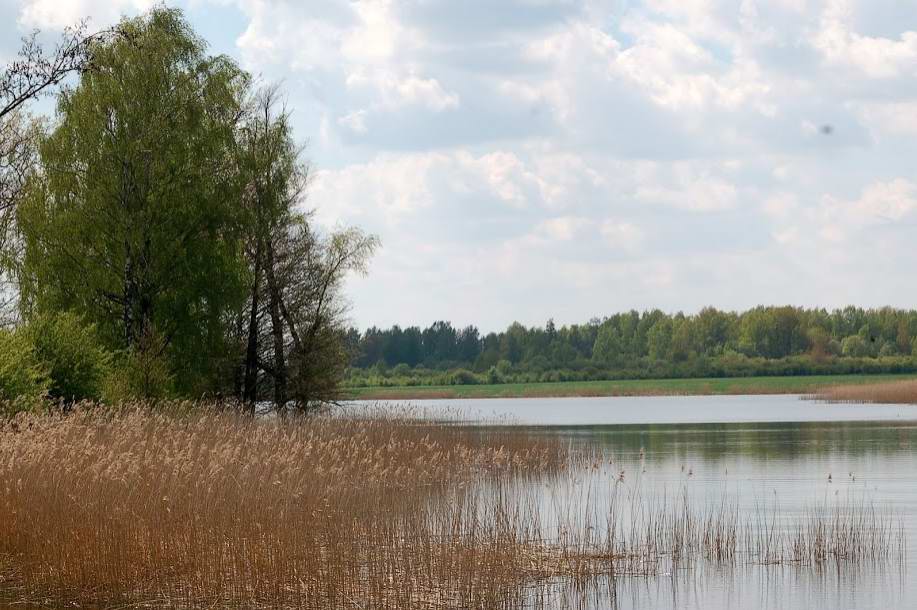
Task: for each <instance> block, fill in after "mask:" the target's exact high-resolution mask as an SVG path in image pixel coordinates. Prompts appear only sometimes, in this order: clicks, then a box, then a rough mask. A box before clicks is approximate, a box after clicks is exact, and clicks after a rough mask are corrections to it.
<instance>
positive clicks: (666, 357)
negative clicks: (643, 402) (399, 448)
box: [346, 307, 917, 388]
mask: <svg viewBox="0 0 917 610" xmlns="http://www.w3.org/2000/svg"><path fill="white" fill-rule="evenodd" d="M915 338H917V311H910V310H898V309H891V308H884V309H876V310H866V309H860V308H857V307H847V308H845V309H840V310H834V311H826V310H823V309H802V308H794V307H757V308H755V309H751V310H749V311H745V312H725V311H719V310H716V309H714V308H706V309H703V310H702V311H700V312H699V313H697V314H693V315H686V314H682V313H678V314H674V315H669V314H666V313H663V312H661V311H658V310H654V311H648V312H643V313H639V312H636V311H631V312H627V313H620V314H615V315H612V316H610V317H607V318H605V319H602V320H599V319H594V320H592V321H590V322H588V323H586V324H574V325H570V326H562V327H557V326H556V325H555V324H554V323H553V322H552V321H549V322H548V323H547V324H546V325H545V326H543V327H538V326H535V327H525V326H523V325H521V324H513V325H511V326H510V327H509V328H507V329H506V330H505V331H503V332H500V333H488V334H482V333H480V332H479V331H478V329H477V328H476V327H474V326H469V327H466V328H463V329H457V328H455V327H453V326H452V325H451V324H450V323H448V322H437V323H435V324H433V325H432V326H430V327H429V328H426V329H420V328H418V327H409V328H405V329H402V328H400V327H398V326H395V327H392V328H390V329H387V330H380V329H377V328H371V329H369V330H367V331H366V332H364V333H360V332H358V331H356V330H353V329H351V330H350V332H349V333H348V342H349V345H350V347H351V351H352V353H353V354H354V358H353V360H352V366H351V369H350V372H349V374H348V377H347V380H346V383H347V385H348V386H350V387H352V388H359V387H386V386H450V385H475V384H491V385H493V384H504V383H505V384H520V383H522V384H532V383H545V382H549V383H556V382H571V381H576V382H587V381H588V382H593V381H606V380H619V379H687V378H717V377H756V376H757V377H760V376H797V375H851V374H866V375H870V374H871V375H877V374H900V373H917V358H915V353H914V347H915V340H914V339H915Z"/></svg>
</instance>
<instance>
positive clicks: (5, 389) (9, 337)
mask: <svg viewBox="0 0 917 610" xmlns="http://www.w3.org/2000/svg"><path fill="white" fill-rule="evenodd" d="M49 385H50V380H49V379H48V374H47V370H46V369H45V367H44V366H42V363H41V362H40V361H39V360H38V358H37V357H36V355H35V347H34V346H33V345H32V343H31V342H30V341H29V338H28V337H27V336H26V334H25V333H23V332H22V331H9V330H3V329H0V413H2V414H5V415H14V414H15V413H17V412H19V411H27V410H31V409H33V408H34V407H36V406H37V405H38V404H39V402H40V401H41V400H42V399H43V398H44V397H45V396H46V395H47V393H48V386H49Z"/></svg>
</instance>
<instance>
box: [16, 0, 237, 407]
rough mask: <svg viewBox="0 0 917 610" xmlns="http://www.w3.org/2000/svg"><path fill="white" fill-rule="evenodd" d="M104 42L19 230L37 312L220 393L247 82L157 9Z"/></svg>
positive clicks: (66, 107) (73, 93) (50, 145)
mask: <svg viewBox="0 0 917 610" xmlns="http://www.w3.org/2000/svg"><path fill="white" fill-rule="evenodd" d="M118 29H119V31H120V32H121V33H122V35H120V36H118V37H117V38H115V39H112V40H109V41H101V42H96V43H94V46H93V49H92V55H93V62H94V69H93V70H92V71H88V72H86V73H84V74H83V76H82V78H81V80H80V82H79V84H78V85H77V86H76V87H75V88H74V89H72V90H67V91H64V92H63V93H62V94H61V95H60V97H59V100H58V107H57V111H58V121H57V124H56V127H55V129H54V130H53V132H52V133H50V134H49V135H48V136H47V137H46V138H45V139H44V141H43V142H42V144H41V147H40V157H41V166H42V171H41V172H40V174H39V175H38V176H36V178H35V179H33V180H32V181H30V184H29V186H28V193H27V194H26V197H25V199H24V200H23V202H22V204H21V205H20V206H19V210H18V214H17V219H18V223H19V228H20V231H21V234H22V237H23V246H24V259H23V265H22V278H21V282H22V285H21V288H22V308H23V310H24V312H25V313H26V315H29V316H30V315H35V314H38V313H41V312H46V311H72V312H74V313H75V314H77V315H79V316H80V317H82V318H84V319H85V320H87V322H89V323H91V324H94V325H95V326H96V327H97V329H98V332H99V333H100V335H101V337H102V339H103V341H105V343H106V344H107V346H108V347H109V348H111V349H119V350H125V351H126V353H128V354H130V353H134V352H138V351H145V350H155V351H156V352H157V353H155V354H152V355H150V354H144V355H142V357H140V359H141V360H144V359H148V358H149V357H161V358H162V359H163V360H164V361H165V362H166V363H167V364H168V368H169V370H170V372H171V373H172V374H174V375H175V378H176V382H177V384H178V386H179V388H180V389H181V390H183V391H185V392H187V393H194V394H197V393H198V392H201V391H207V390H210V389H213V387H214V386H215V385H217V383H218V381H217V380H218V373H219V372H221V366H222V365H223V363H224V361H225V358H223V356H224V355H225V354H226V353H227V352H231V350H227V348H226V345H225V338H226V337H227V335H228V333H227V332H226V323H227V321H228V316H227V312H229V311H232V310H234V309H235V308H236V307H237V306H238V303H239V302H240V301H241V300H242V298H243V295H244V284H243V281H244V279H245V277H246V273H245V265H244V264H243V261H242V257H241V247H240V245H239V239H238V230H239V226H240V218H239V210H240V206H239V205H238V201H239V199H240V196H241V195H240V190H241V188H240V184H239V181H238V180H237V179H236V174H237V172H236V171H235V165H234V160H233V155H232V154H231V153H232V150H233V147H234V143H235V136H236V129H237V124H238V121H239V118H240V116H241V109H242V97H243V94H244V93H245V91H246V89H247V87H248V77H247V75H246V74H245V73H244V72H242V71H241V70H240V69H239V68H238V67H237V66H236V65H235V64H234V63H233V62H231V61H230V60H228V59H227V58H225V57H212V56H208V55H207V54H206V48H205V45H204V43H203V42H202V41H201V40H200V39H199V38H197V37H196V36H195V34H194V33H193V32H192V31H191V29H190V27H189V26H188V24H187V22H186V21H185V20H184V19H183V17H182V15H181V13H180V12H179V11H176V10H171V9H165V8H160V9H155V10H153V11H151V12H150V13H148V14H147V15H145V16H142V17H139V18H136V19H131V20H124V21H122V22H121V24H120V25H119V28H118Z"/></svg>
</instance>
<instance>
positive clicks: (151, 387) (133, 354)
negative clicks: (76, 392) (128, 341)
mask: <svg viewBox="0 0 917 610" xmlns="http://www.w3.org/2000/svg"><path fill="white" fill-rule="evenodd" d="M165 352H166V344H165V342H164V340H163V339H162V338H161V337H159V336H157V335H149V336H145V337H143V338H142V339H141V341H140V344H139V345H137V346H136V347H135V348H133V349H129V350H127V351H124V352H121V353H120V354H118V355H117V356H116V357H115V358H114V364H113V366H112V367H111V371H110V373H109V374H108V376H107V377H106V378H105V381H104V383H103V388H102V398H103V400H104V401H105V402H107V403H109V404H112V405H117V404H119V403H123V402H126V401H129V400H134V399H144V400H150V399H152V400H156V399H160V398H170V397H173V396H174V395H175V379H174V376H173V375H172V372H171V371H170V369H169V364H168V359H167V358H166V354H165Z"/></svg>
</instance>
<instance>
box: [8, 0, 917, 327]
mask: <svg viewBox="0 0 917 610" xmlns="http://www.w3.org/2000/svg"><path fill="white" fill-rule="evenodd" d="M151 5H152V3H151V2H149V1H148V0H71V1H66V0H0V33H2V35H0V41H3V42H2V43H0V57H2V58H4V59H5V58H8V57H9V56H10V54H12V53H14V52H15V50H16V44H15V43H16V41H17V40H18V38H19V37H20V36H22V35H23V34H25V33H28V32H30V31H32V30H34V29H36V28H39V29H41V30H42V31H43V32H45V33H54V32H56V31H58V30H60V29H61V28H62V27H64V26H66V25H69V24H72V23H75V22H77V21H79V19H80V18H83V17H89V18H91V23H92V25H93V27H99V28H100V27H103V26H105V25H107V24H110V23H112V22H114V21H115V20H117V19H118V18H119V16H120V15H122V14H127V15H134V14H137V13H138V12H142V11H143V10H146V9H148V8H149V7H150V6H151ZM169 5H170V6H177V7H179V8H182V9H183V10H184V11H185V12H186V15H187V17H188V19H189V20H190V21H191V22H192V24H193V25H194V27H195V28H196V29H197V31H198V32H199V33H200V34H201V35H202V36H204V37H205V38H206V39H207V40H208V41H209V42H210V44H211V51H212V52H213V53H225V54H227V55H230V56H231V57H233V58H235V59H236V60H237V61H238V62H239V64H240V65H241V66H242V67H244V68H245V69H247V70H249V71H251V72H252V73H253V74H256V75H258V77H259V78H260V79H261V80H262V82H264V83H273V82H280V83H281V84H282V87H283V90H284V91H285V93H286V100H287V104H288V106H289V108H290V109H291V110H292V112H293V119H294V126H295V129H296V134H297V137H299V138H301V139H302V141H303V142H307V143H308V145H307V148H306V157H307V159H308V161H309V162H310V164H311V165H312V168H313V170H314V182H313V184H312V189H311V192H310V194H309V197H308V200H307V201H306V203H305V205H306V206H307V207H309V208H310V209H314V210H315V212H316V218H317V222H319V223H320V224H321V226H323V227H325V229H326V230H333V229H334V228H335V227H341V226H348V225H356V226H359V227H362V228H363V229H365V230H367V231H369V232H372V233H374V234H376V235H378V236H379V238H380V239H381V241H382V248H381V250H380V251H379V252H378V254H377V255H376V256H375V258H374V259H373V261H372V264H371V266H370V271H369V274H368V275H367V276H366V277H354V278H351V279H350V280H349V281H348V285H347V292H348V295H349V299H350V301H351V303H352V308H351V314H350V315H351V319H352V322H353V323H354V324H355V325H356V326H357V327H359V328H367V327H369V326H374V325H375V326H382V327H387V326H390V325H392V324H399V325H401V326H410V325H421V326H425V325H428V324H430V323H432V322H433V321H435V320H451V321H452V322H453V323H454V324H456V325H459V326H464V325H467V324H474V325H477V326H478V327H479V328H481V329H482V330H485V331H490V330H499V329H503V328H505V327H506V326H507V325H508V324H510V323H511V322H513V321H518V322H521V323H523V324H526V325H532V324H537V325H542V324H544V323H545V322H546V321H547V320H548V319H549V318H553V319H554V320H555V322H556V323H557V324H567V323H579V322H585V321H587V320H589V319H590V318H592V317H603V316H606V315H610V314H612V313H615V312H617V311H622V310H628V309H637V310H646V309H652V308H660V309H663V310H665V311H668V312H675V311H685V312H693V311H697V310H699V309H700V308H702V307H704V306H707V305H713V306H716V307H718V308H720V309H746V308H749V307H753V306H756V305H759V304H771V305H772V304H781V305H782V304H792V305H798V306H808V307H813V306H817V307H826V308H833V307H841V306H844V305H847V304H856V305H861V306H867V307H874V306H883V305H892V306H899V307H914V306H915V305H917V281H915V280H917V172H915V167H917V78H915V77H917V2H914V1H913V0H909V1H902V0H857V1H853V0H846V1H845V0H825V1H815V0H767V1H764V0H761V1H754V0H744V1H741V2H739V1H737V0H723V1H718V0H647V1H644V2H637V1H625V0H461V1H456V0H314V1H304V0H181V1H176V2H170V3H169Z"/></svg>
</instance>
